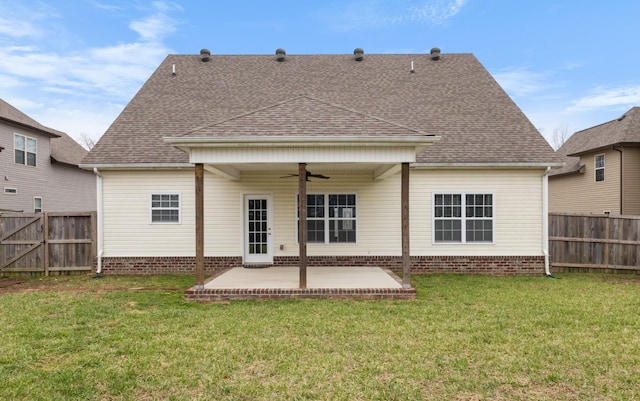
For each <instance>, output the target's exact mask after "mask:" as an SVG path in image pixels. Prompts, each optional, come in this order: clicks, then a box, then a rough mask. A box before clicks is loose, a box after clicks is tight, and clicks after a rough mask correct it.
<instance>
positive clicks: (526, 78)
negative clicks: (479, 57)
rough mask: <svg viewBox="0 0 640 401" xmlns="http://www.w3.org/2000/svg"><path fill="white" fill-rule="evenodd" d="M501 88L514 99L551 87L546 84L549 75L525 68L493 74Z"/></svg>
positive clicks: (507, 69)
mask: <svg viewBox="0 0 640 401" xmlns="http://www.w3.org/2000/svg"><path fill="white" fill-rule="evenodd" d="M493 77H494V78H495V80H496V81H498V83H499V84H500V86H502V88H503V89H504V90H505V91H506V92H507V93H509V94H510V95H512V96H514V97H521V96H530V95H532V94H536V93H541V92H544V91H546V90H548V89H550V88H552V87H553V85H552V84H550V83H548V80H549V74H548V73H542V72H534V71H530V70H527V69H525V68H506V69H502V70H500V71H499V72H497V73H494V74H493Z"/></svg>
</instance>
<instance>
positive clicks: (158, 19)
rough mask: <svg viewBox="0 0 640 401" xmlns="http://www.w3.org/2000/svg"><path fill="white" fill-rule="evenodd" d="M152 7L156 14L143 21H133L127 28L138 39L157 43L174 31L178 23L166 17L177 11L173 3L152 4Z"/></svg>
mask: <svg viewBox="0 0 640 401" xmlns="http://www.w3.org/2000/svg"><path fill="white" fill-rule="evenodd" d="M153 7H154V8H155V9H156V12H155V13H154V14H153V15H149V16H147V17H145V18H143V19H140V20H137V21H133V22H132V23H130V24H129V28H131V30H133V31H135V32H137V33H138V35H140V38H141V39H143V40H147V41H157V40H160V39H162V38H164V37H165V36H167V35H169V34H171V33H173V32H175V31H176V27H177V25H178V21H177V20H175V19H174V18H172V17H170V16H169V15H168V13H169V12H171V11H173V10H176V9H179V6H177V5H175V4H173V3H165V2H160V1H157V2H154V3H153Z"/></svg>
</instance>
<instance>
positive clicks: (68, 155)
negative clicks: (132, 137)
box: [0, 99, 88, 166]
mask: <svg viewBox="0 0 640 401" xmlns="http://www.w3.org/2000/svg"><path fill="white" fill-rule="evenodd" d="M0 119H1V120H5V121H8V122H13V123H17V124H19V125H21V126H24V127H27V128H32V129H35V130H37V131H38V132H40V133H42V134H45V135H49V136H50V137H51V157H52V158H53V159H54V160H55V161H57V162H59V163H65V164H70V165H74V166H77V165H78V164H80V162H81V161H82V159H83V158H84V157H85V156H86V155H87V153H88V151H87V150H86V149H85V148H83V147H82V146H80V144H78V143H77V142H76V141H74V140H73V139H72V138H71V137H70V136H69V135H67V134H66V133H64V132H62V131H58V130H55V129H53V128H49V127H46V126H44V125H42V124H40V123H39V122H37V121H36V120H34V119H33V118H31V117H29V116H28V115H26V114H24V113H23V112H21V111H20V110H18V109H16V108H15V107H13V106H11V105H10V104H9V103H7V102H5V101H4V100H2V99H0Z"/></svg>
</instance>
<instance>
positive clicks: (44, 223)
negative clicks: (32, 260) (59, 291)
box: [40, 212, 49, 276]
mask: <svg viewBox="0 0 640 401" xmlns="http://www.w3.org/2000/svg"><path fill="white" fill-rule="evenodd" d="M40 218H41V219H42V230H43V233H42V238H43V242H44V244H43V246H44V250H43V253H44V258H43V259H44V261H43V262H44V275H45V276H48V275H49V214H48V213H46V212H42V215H41V216H40Z"/></svg>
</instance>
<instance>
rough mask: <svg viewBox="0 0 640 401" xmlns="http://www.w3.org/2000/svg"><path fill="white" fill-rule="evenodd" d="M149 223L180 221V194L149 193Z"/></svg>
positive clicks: (176, 222)
mask: <svg viewBox="0 0 640 401" xmlns="http://www.w3.org/2000/svg"><path fill="white" fill-rule="evenodd" d="M151 223H175V224H178V223H180V194H151Z"/></svg>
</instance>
